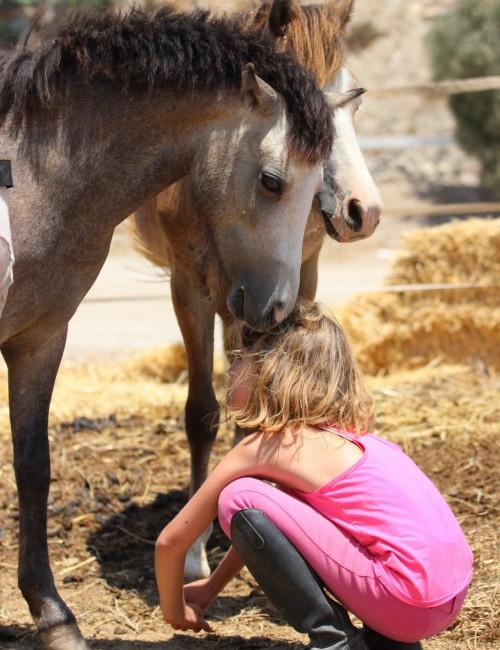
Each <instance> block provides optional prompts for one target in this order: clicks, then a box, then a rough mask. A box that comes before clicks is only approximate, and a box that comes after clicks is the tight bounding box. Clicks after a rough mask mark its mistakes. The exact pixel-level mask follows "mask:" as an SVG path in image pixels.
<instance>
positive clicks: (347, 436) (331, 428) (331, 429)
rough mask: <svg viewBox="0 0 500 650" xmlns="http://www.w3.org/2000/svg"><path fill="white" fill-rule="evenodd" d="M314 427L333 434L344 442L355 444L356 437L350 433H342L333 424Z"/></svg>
mask: <svg viewBox="0 0 500 650" xmlns="http://www.w3.org/2000/svg"><path fill="white" fill-rule="evenodd" d="M316 426H317V428H318V429H322V430H323V431H329V432H330V433H334V434H335V435H337V436H340V437H341V438H345V440H349V441H350V442H354V443H356V441H357V436H356V435H355V434H354V433H353V432H352V431H343V430H342V429H338V428H337V427H336V426H335V425H333V424H318V425H316Z"/></svg>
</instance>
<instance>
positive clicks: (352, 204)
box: [346, 199, 363, 232]
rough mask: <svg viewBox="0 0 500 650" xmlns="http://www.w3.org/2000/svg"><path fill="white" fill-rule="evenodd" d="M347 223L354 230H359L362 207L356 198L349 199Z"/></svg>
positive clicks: (361, 222) (361, 220)
mask: <svg viewBox="0 0 500 650" xmlns="http://www.w3.org/2000/svg"><path fill="white" fill-rule="evenodd" d="M346 221H347V225H348V226H349V228H351V229H352V230H354V232H359V231H360V230H361V228H362V227H363V208H362V207H361V203H360V202H359V201H357V200H356V199H353V200H352V201H349V204H348V206H347V219H346Z"/></svg>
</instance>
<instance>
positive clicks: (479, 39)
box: [428, 0, 500, 196]
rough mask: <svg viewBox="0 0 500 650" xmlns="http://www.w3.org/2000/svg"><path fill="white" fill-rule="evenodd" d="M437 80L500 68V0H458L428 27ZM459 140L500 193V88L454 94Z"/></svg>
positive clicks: (487, 183)
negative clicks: (477, 161)
mask: <svg viewBox="0 0 500 650" xmlns="http://www.w3.org/2000/svg"><path fill="white" fill-rule="evenodd" d="M428 42H429V47H430V54H431V61H432V65H433V69H434V74H435V78H436V80H443V79H462V78H467V77H482V76H486V75H499V74H500V0H478V1H471V0H457V3H456V7H455V10H454V11H453V12H451V13H449V14H446V15H444V16H440V17H439V18H438V19H437V20H436V21H435V23H434V25H433V27H432V29H431V31H430V33H429V39H428ZM449 102H450V107H451V110H452V111H453V113H454V115H455V117H456V120H457V140H458V142H459V143H460V145H461V146H462V147H463V148H464V149H465V150H466V151H468V152H469V153H471V154H472V155H474V156H476V157H477V158H478V159H479V160H480V161H481V164H482V179H481V180H482V183H483V185H484V186H485V187H487V188H489V189H491V190H492V191H493V192H494V193H495V194H496V195H497V196H500V90H491V91H485V92H478V93H464V94H458V95H450V98H449Z"/></svg>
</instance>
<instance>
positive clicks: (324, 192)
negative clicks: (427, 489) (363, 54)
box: [317, 67, 382, 242]
mask: <svg viewBox="0 0 500 650" xmlns="http://www.w3.org/2000/svg"><path fill="white" fill-rule="evenodd" d="M356 85H357V84H356V80H355V79H354V77H353V76H352V74H351V73H350V72H349V71H348V70H347V68H345V67H343V68H341V69H340V70H339V72H338V73H337V75H336V76H335V78H334V80H333V84H332V86H331V87H330V90H331V92H328V93H327V97H328V98H329V100H330V104H331V106H332V108H333V124H334V128H335V140H334V143H333V149H332V154H331V156H330V160H329V162H328V164H327V165H325V168H324V179H323V186H322V188H321V191H320V192H319V194H318V197H317V199H318V203H319V208H320V210H321V215H322V217H323V221H324V223H325V228H326V231H327V233H328V235H329V236H330V237H333V238H334V239H336V240H337V241H339V242H351V241H356V240H358V239H364V238H365V237H369V236H370V235H371V234H372V233H373V232H374V230H375V228H376V227H377V226H378V223H379V221H380V215H381V213H382V198H381V196H380V192H379V190H378V188H377V186H376V185H375V183H374V181H373V178H372V177H371V175H370V172H369V171H368V168H367V166H366V163H365V160H364V158H363V154H362V153H361V150H360V148H359V144H358V141H357V138H356V133H355V130H354V115H355V113H356V111H357V110H358V108H359V106H360V105H361V95H362V94H363V93H364V89H362V88H357V87H356Z"/></svg>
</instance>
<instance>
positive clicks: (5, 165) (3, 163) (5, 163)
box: [0, 160, 13, 187]
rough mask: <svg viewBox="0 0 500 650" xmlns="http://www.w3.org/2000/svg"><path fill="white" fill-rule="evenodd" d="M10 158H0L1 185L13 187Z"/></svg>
mask: <svg viewBox="0 0 500 650" xmlns="http://www.w3.org/2000/svg"><path fill="white" fill-rule="evenodd" d="M12 186H13V183H12V170H11V168H10V160H0V187H12Z"/></svg>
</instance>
